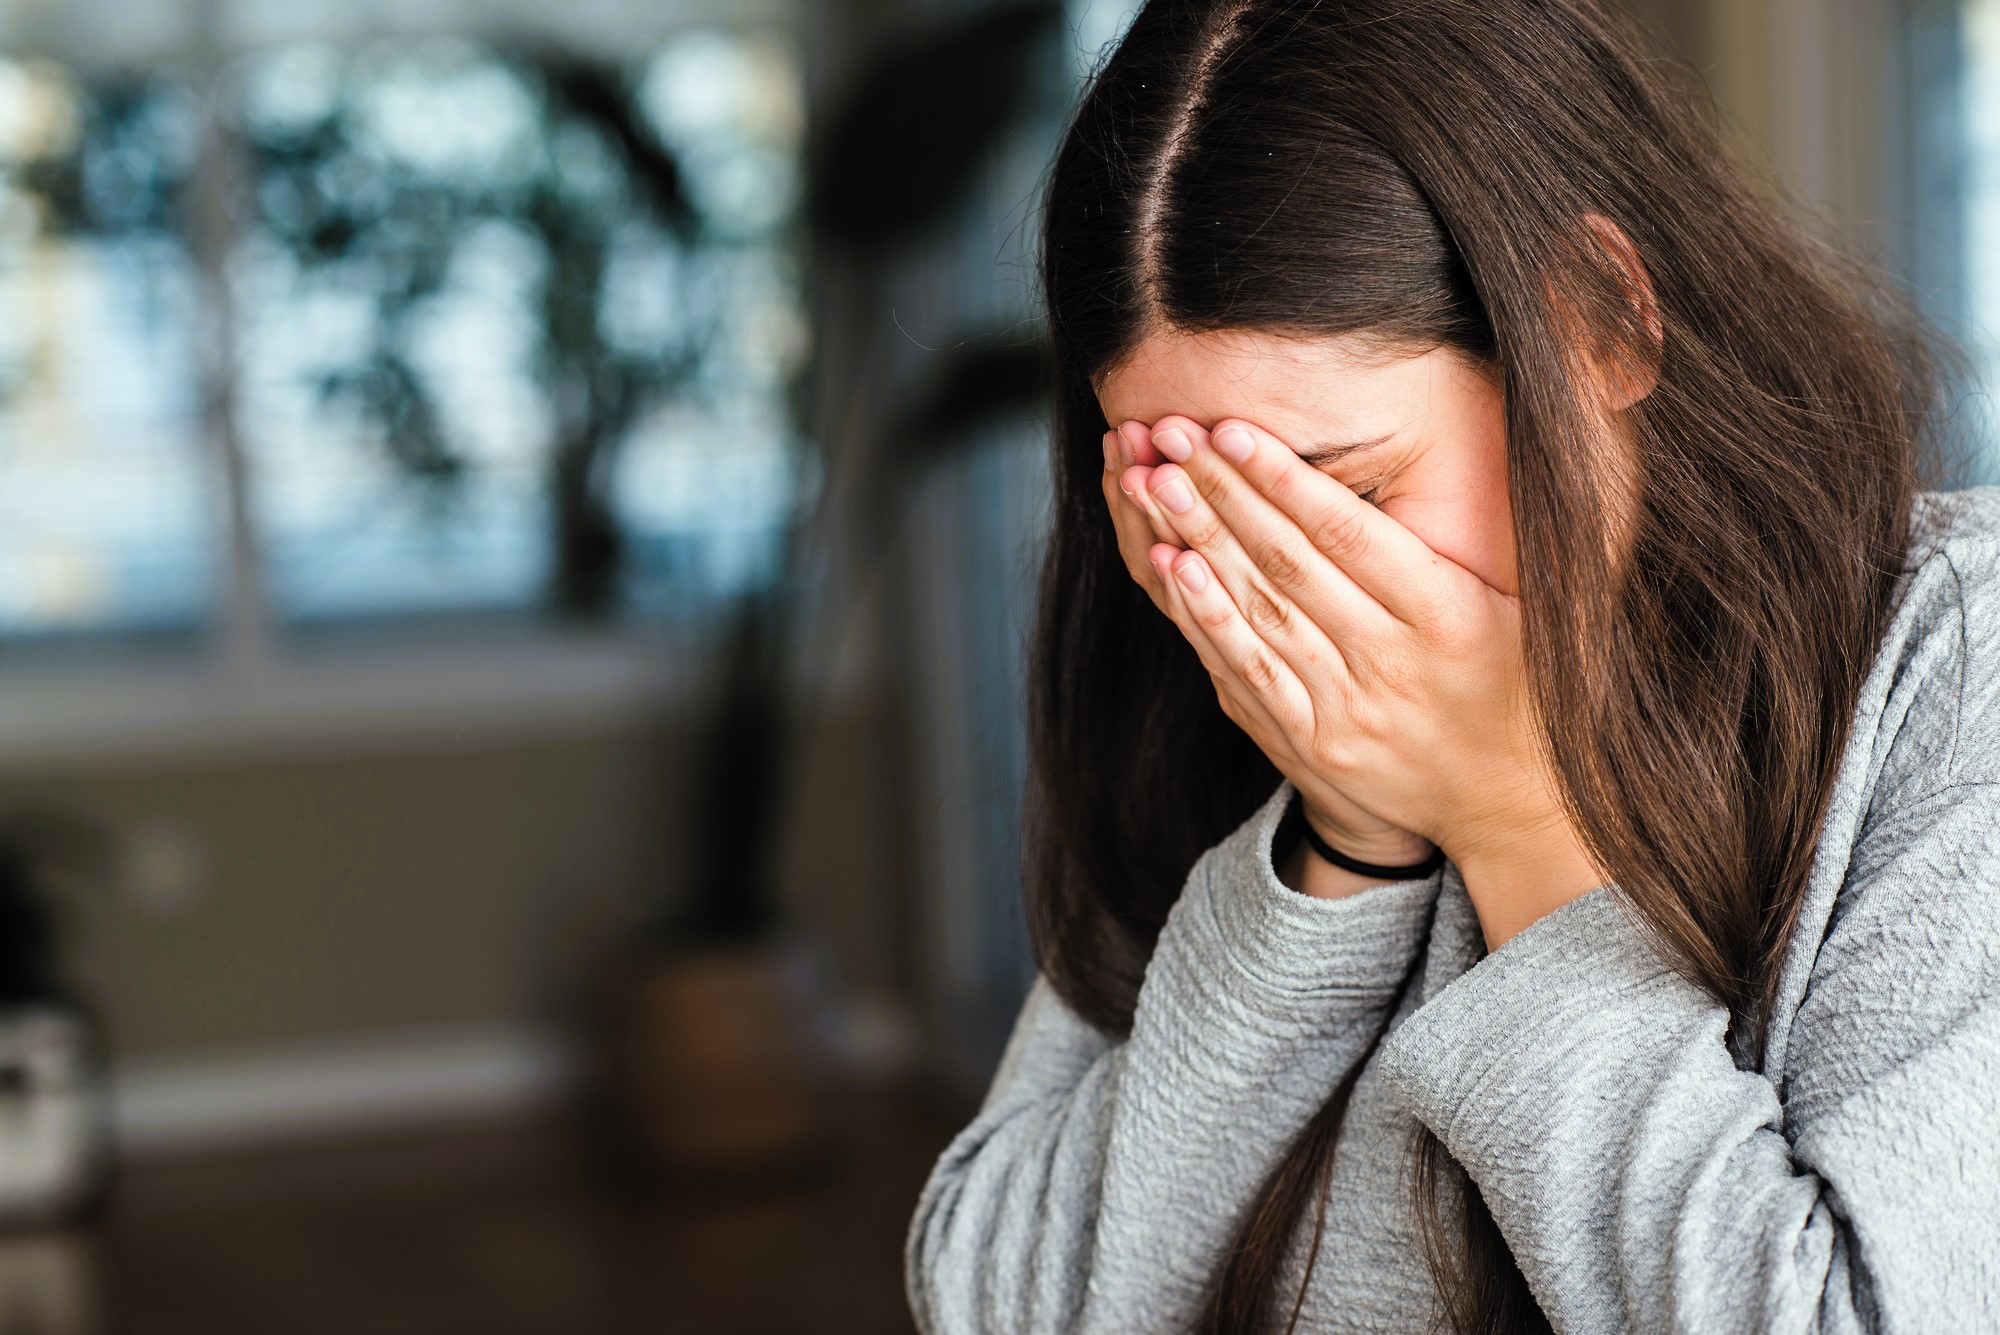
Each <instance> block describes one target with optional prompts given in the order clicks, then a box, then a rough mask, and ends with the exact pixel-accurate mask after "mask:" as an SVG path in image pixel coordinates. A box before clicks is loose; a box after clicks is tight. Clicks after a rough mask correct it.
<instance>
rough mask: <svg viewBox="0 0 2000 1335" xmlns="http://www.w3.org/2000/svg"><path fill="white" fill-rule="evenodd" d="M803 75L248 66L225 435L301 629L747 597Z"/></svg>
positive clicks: (765, 519) (418, 50) (776, 464)
mask: <svg viewBox="0 0 2000 1335" xmlns="http://www.w3.org/2000/svg"><path fill="white" fill-rule="evenodd" d="M799 82H800V74H799V71H798V69H797V67H796V64H795V62H793V61H792V60H791V59H790V58H789V56H788V55H787V53H786V52H785V51H784V50H783V49H782V48H780V47H777V46H774V45H771V44H768V43H766V42H763V41H761V40H759V39H753V38H748V37H741V36H734V35H726V34H721V33H713V32H695V33H689V34H686V35H683V36H681V37H678V38H676V39H675V40H674V41H672V42H670V43H669V44H667V45H666V46H664V47H662V48H660V49H659V50H657V51H654V52H651V53H649V54H648V55H647V56H646V58H645V59H643V60H641V61H639V62H637V63H636V64H634V65H633V66H632V67H629V68H613V67H606V66H598V65H594V64H591V63H588V62H586V61H584V60H582V59H581V58H570V57H565V56H560V55H550V54H548V53H546V52H522V51H511V50H508V49H504V48H499V47H494V46H491V45H484V44H475V43H468V42H460V41H442V40H440V41H430V42H418V43H412V42H398V43H394V44H385V45H380V46H371V47H366V48H361V49H358V50H340V49H335V48H330V47H321V46H291V47H287V48H283V49H279V50H276V51H273V52H270V53H268V54H265V55H261V56H259V57H257V58H256V59H254V60H252V61H250V62H247V63H246V64H245V65H244V66H242V68H241V69H240V71H239V77H238V78H237V80H236V81H235V87H236V89H237V94H236V101H237V114H236V120H237V122H238V124H239V125H240V128H241V133H242V136H243V139H244V142H245V144H246V146H247V156H248V159H249V175H250V179H251V181H252V188H251V190H250V194H249V199H248V206H249V207H248V211H247V212H248V218H247V223H246V227H245V230H244V233H243V236H242V240H241V244H240V246H239V248H238V250H237V253H236V256H235V263H234V266H233V270H232V283H233V290H234V291H235V293H236V295H237V300H238V304H239V314H238V339H239V352H238V358H239V364H240V367H241V386H240V402H239V419H240V422H241V431H242V435H243V438H244V440H245V444H246V448H247V450H248V453H249V456H250V463H251V468H252V479H253V500H254V504H255V508H256V514H257V520H258V527H259V531H260V534H261V537H262V541H263V544H264V548H265V551H266V555H267V560H268V563H269V577H270V583H271V587H272V590H273V594H274V598H275V601H276V603H277V606H278V608H279V610H280V612H281V614H282V615H283V616H285V617H286V618H288V619H290V620H293V621H315V620H326V619H331V618H350V617H360V616H378V615H385V614H396V613H413V612H439V611H463V610H474V609H507V610H527V609H535V608H542V607H551V606H553V607H557V608H560V609H562V610H565V611H568V612H571V613H574V614H579V615H584V616H611V615H620V614H625V615H630V614H648V615H674V614H679V613H685V612H689V611H699V610H701V609H702V608H704V607H705V606H707V605H708V604H709V603H710V602H711V601H712V600H713V599H714V598H716V597H720V596H727V595H729V594H731V593H733V592H734V591H736V590H737V589H739V588H741V587H743V586H744V585H746V584H750V583H755V582H757V581H760V580H762V579H765V578H768V576H769V573H770V569H771V557H772V555H773V554H774V553H775V552H776V550H777V546H776V542H777V539H778V536H779V534H780V532H781V529H782V526H783V524H784V523H785V521H786V519H787V518H788V517H789V515H790V514H791V512H792V507H793V506H794V504H795V501H796V492H797V490H798V488H797V486H796V481H795V479H796V478H797V476H798V474H799V461H800V459H801V457H802V451H801V450H800V449H799V448H798V445H797V442H796V441H795V439H794V437H793V432H792V428H791V426H790V424H789V423H788V421H787V420H786V417H785V402H786V398H785V386H786V383H787V381H788V379H789V377H790V376H791V375H792V374H793V373H794V372H795V370H796V369H797V368H798V366H799V365H800V364H801V362H802V358H803V354H804V351H805V349H804V346H803V342H804V338H803V333H802V331H803V329H804V319H803V314H802V311H801V298H800V293H799V281H798V274H797V272H796V268H795V263H794V259H793V255H792V251H791V249H790V241H789V236H790V223H791V218H792V213H793V196H794V194H795V192H796V181H795V177H796V174H797V154H798V151H799V133H800V120H801V116H800V112H799V106H798V104H799V101H800V96H801V94H800V87H799Z"/></svg>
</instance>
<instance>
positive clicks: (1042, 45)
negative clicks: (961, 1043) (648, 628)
mask: <svg viewBox="0 0 2000 1335" xmlns="http://www.w3.org/2000/svg"><path fill="white" fill-rule="evenodd" d="M1061 16H1062V11H1061V7H1060V6H1058V5H1053V4H1046V3H1033V4H1022V5H1012V4H1010V5H999V6H995V7H992V8H989V9H987V10H984V11H981V12H979V13H975V14H973V15H970V16H967V17H962V18H959V19H956V20H954V21H951V22H948V23H945V24H943V25H941V26H938V27H936V28H933V29H932V30H931V31H930V32H929V33H928V34H927V35H925V36H922V37H919V38H917V39H914V40H911V41H908V42H906V43H904V44H902V45H900V46H898V47H897V48H896V49H894V50H893V51H891V52H889V53H887V54H886V55H884V56H882V57H881V58H879V59H878V60H876V61H875V62H873V63H871V64H870V65H869V66H868V67H867V68H865V69H864V70H863V71H861V73H860V74H859V76H858V77H857V78H856V79H855V80H854V82H853V84H852V88H853V91H852V93H851V94H850V95H849V97H848V99H847V101H846V102H845V103H844V104H842V105H840V106H837V107H836V108H835V109H834V110H833V111H832V112H831V113H830V114H829V115H828V116H827V118H826V123H827V124H828V125H829V126H830V127H831V130H830V133H828V135H827V136H826V137H825V138H824V139H823V140H822V141H821V142H820V144H819V146H818V148H817V149H816V150H815V151H814V152H812V153H811V154H810V156H809V173H810V175H809V179H808V184H807V197H808V199H809V200H810V201H812V202H811V204H810V205H809V208H808V217H809V220H810V222H811V224H812V225H813V227H814V229H815V235H814V238H813V239H814V242H815V252H816V254H817V256H818V259H819V262H820V263H830V262H831V263H860V264H870V265H883V264H886V263H887V262H888V259H887V257H888V255H889V254H890V253H891V252H893V251H894V250H895V249H897V248H899V247H904V246H909V245H913V244H915V243H916V242H918V241H919V240H921V239H923V238H924V237H925V236H926V234H927V233H930V232H932V231H934V230H935V229H938V228H940V227H941V226H944V225H947V224H949V223H950V222H951V221H952V220H953V218H954V216H955V213H956V211H957V210H959V209H960V208H961V207H962V206H963V204H964V203H965V200H966V197H967V195H968V192H969V191H970V190H971V189H972V187H973V186H974V185H975V184H976V183H977V181H978V180H979V178H980V173H981V172H982V171H983V170H984V169H985V167H986V166H987V164H988V163H989V162H990V161H991V159H992V156H993V154H994V152H995V151H996V149H997V148H998V147H999V146H1000V144H1001V143H1002V142H1003V141H1004V139H1005V137H1006V136H1007V134H1008V133H1009V132H1010V131H1011V130H1013V129H1014V128H1015V125H1016V122H1017V119H1018V117H1019V115H1020V113H1021V106H1020V103H1021V101H1022V98H1021V95H1020V94H1019V92H1018V91H1017V90H1019V89H1023V88H1027V87H1032V86H1033V85H1034V83H1035V80H1034V79H1033V78H1032V74H1033V67H1034V64H1035V62H1038V61H1044V60H1049V59H1053V58H1054V55H1055V52H1054V47H1053V44H1052V39H1053V38H1054V36H1055V35H1056V34H1057V33H1059V32H1060V31H1061V22H1060V21H1061ZM1043 372H1044V354H1043V351H1042V346H1041V344H1040V342H1039V341H1034V342H1027V343H1023V344H1019V345H1014V346H1001V347H993V346H980V345H974V346H971V347H970V348H967V349H961V350H960V351H957V352H955V353H954V354H952V356H951V357H950V358H949V359H948V360H947V361H946V362H945V364H944V365H943V366H942V367H940V368H939V369H938V370H936V371H934V372H933V373H932V375H931V376H930V377H929V378H928V380H927V382H926V383H925V385H923V386H922V387H920V388H919V390H918V391H916V392H915V393H913V394H912V395H911V396H910V401H909V402H908V403H907V404H906V405H905V406H903V407H901V408H900V409H896V410H893V411H892V413H891V420H890V422H889V424H888V432H887V434H886V436H885V437H884V439H883V442H882V445H881V448H880V449H879V450H878V451H877V453H876V455H875V457H874V458H872V459H868V460H865V461H864V467H866V468H867V469H868V470H869V471H868V473H867V475H866V476H864V477H863V478H861V479H860V483H861V485H862V488H863V491H864V492H865V494H866V496H867V497H868V499H869V503H870V504H871V505H872V506H873V507H874V509H875V510H876V512H877V516H876V517H877V522H867V523H865V525H864V527H865V530H866V532H865V535H864V541H865V542H868V543H869V544H871V546H870V547H869V548H868V549H867V550H864V551H863V553H862V554H861V558H862V560H863V561H864V562H873V561H875V560H879V559H881V558H882V556H883V554H884V552H885V551H886V550H887V547H888V543H889V540H890V535H892V534H893V532H894V528H895V517H896V513H897V511H899V510H900V502H901V498H902V494H903V491H904V488H905V486H906V485H907V483H908V482H909V481H910V480H911V479H912V478H913V477H914V476H915V475H916V474H917V473H919V472H920V471H921V470H922V469H923V468H924V467H926V466H929V465H931V464H934V463H935V462H937V461H938V460H940V459H941V458H944V457H946V456H948V455H949V453H950V452H951V451H953V450H956V449H961V448H964V447H965V446H966V444H967V443H969V442H970V441H971V440H972V439H974V438H975V436H976V433H977V430H978V428H979V427H981V426H982V425H985V424H988V423H990V422H991V421H993V420H994V419H995V418H996V417H999V416H1001V415H1003V414H1007V413H1010V412H1020V411H1024V410H1027V409H1029V408H1031V407H1032V405H1034V404H1035V403H1037V402H1038V401H1039V400H1040V397H1041V393H1042V387H1043V384H1044V374H1043ZM809 408H810V405H809V404H806V403H803V402H801V403H799V404H798V405H797V410H798V411H800V412H801V413H804V412H806V411H808V410H809ZM829 494H835V495H838V494H844V489H841V488H835V487H828V488H826V489H824V490H823V491H822V496H825V495H829ZM810 518H811V517H810V516H801V517H800V518H799V519H798V520H796V521H795V522H794V524H793V525H792V527H791V528H790V529H789V530H788V532H787V534H786V549H785V558H784V560H783V562H782V564H781V567H780V568H781V570H782V572H783V575H782V577H781V578H780V580H779V581H778V582H777V584H776V586H775V587H774V588H773V589H772V590H770V591H769V592H768V593H763V594H753V595H748V596H746V597H745V598H744V599H743V600H742V602H741V603H740V605H739V608H738V614H737V617H736V619H735V622H734V624H733V627H732V631H733V633H732V635H731V637H730V640H729V648H728V652H727V655H726V656H725V658H724V659H723V662H722V664H721V696H720V700H719V702H718V706H717V708H716V709H715V711H714V713H713V714H712V716H711V717H712V720H713V722H712V727H711V732H710V735H709V737H708V739H707V741H706V742H705V744H704V754H705V755H706V757H707V764H706V767H705V768H704V769H703V770H702V771H701V772H702V773H703V774H704V775H705V776H707V780H708V781H707V782H706V783H705V784H703V785H702V787H701V788H700V790H699V792H700V799H699V800H700V803H701V805H700V808H699V809H698V810H697V811H696V812H695V813H694V815H693V819H692V820H691V821H690V825H689V828H690V830H691V831H692V834H693V838H694V840H695V844H694V847H692V848H691V849H690V856H691V860H692V864H693V866H694V868H695V869H696V871H697V877H696V880H695V894H694V897H693V900H692V902H691V903H690V904H689V905H688V906H687V908H686V910H685V911H684V912H682V913H679V914H675V915H673V916H670V917H668V918H666V919H664V920H663V921H662V923H661V927H662V930H661V932H660V934H659V939H658V940H657V941H656V943H655V945H654V948H653V951H652V953H651V955H650V957H649V958H648V959H646V960H644V961H641V962H640V963H639V964H638V965H637V967H635V968H634V969H633V970H632V971H631V973H630V974H629V975H628V977H627V979H626V981H625V983H624V984H623V991H624V1001H623V1003H622V1005H620V1006H619V1007H618V1008H617V1009H618V1010H619V1011H620V1013H621V1015H622V1020H621V1021H619V1022H615V1023H616V1027H617V1029H618V1032H619V1033H620V1035H621V1038H620V1041H619V1042H618V1043H617V1044H616V1045H615V1049H616V1051H617V1053H618V1056H617V1058H616V1059H615V1060H616V1061H617V1062H618V1064H619V1066H620V1069H622V1071H623V1073H624V1079H623V1090H622V1093H623V1096H624V1098H625V1099H626V1100H627V1101H628V1113H629V1118H630V1122H631V1124H632V1129H633V1131H634V1133H635V1137H636V1140H637V1141H638V1142H639V1144H640V1145H641V1146H642V1147H643V1150H644V1153H645V1154H646V1155H647V1156H648V1157H649V1158H650V1159H651V1160H652V1161H653V1162H654V1163H655V1164H657V1165H660V1166H663V1167H666V1168H668V1169H669V1170H670V1171H674V1172H677V1173H682V1174H685V1173H688V1172H691V1171H699V1170H700V1169H702V1168H706V1169H708V1170H713V1171H721V1172H729V1171H737V1172H742V1173H756V1172H759V1171H768V1170H769V1169H770V1168H772V1167H773V1166H774V1165H781V1164H784V1163H788V1162H796V1161H803V1160H809V1159H810V1157H811V1155H812V1153H813V1150H814V1147H815V1146H816V1145H818V1144H819V1143H820V1141H821V1139H822V1136H823V1130H824V1128H823V1126H822V1120H823V1119H822V1114H821V1111H820V1108H821V1100H820V1098H819V1096H818V1091H817V1090H816V1089H815V1086H814V1078H813V1076H812V1074H811V1071H810V1065H811V1063H810V1057H811V1051H810V1045H809V1044H808V1042H807V1041H806V1040H805V1038H804V1034H803V1026H802V1023H801V1020H802V1016H801V1013H800V1012H801V1009H802V1008H801V1006H800V1004H799V1002H798V999H797V998H796V997H794V996H792V995H790V994H789V992H788V989H787V986H786V983H785V977H786V972H785V969H784V967H783V965H782V963H781V962H780V960H779V958H778V956H777V954H776V952H775V951H774V950H773V949H772V948H771V946H770V944H769V943H770V938H771V935H772V928H773V926H774V925H775V918H776V908H775V905H776V895H775V892H774V886H773V877H772V871H771V866H770V856H769V854H770V850H771V849H772V848H773V847H774V846H775V844H776V837H777V833H778V830H777V820H778V815H779V799H780V797H781V794H782V791H783V778H784V773H785V768H784V767H785V764H786V761H787V756H788V745H787V744H788V742H789V740H790V734H791V732H792V731H793V728H794V726H795V725H794V723H793V721H792V720H790V719H788V717H787V711H786V694H787V689H788V685H789V680H790V675H791V673H790V669H791V655H792V653H793V652H794V649H795V646H794V645H793V643H792V636H793V634H794V631H795V628H796V627H797V625H798V623H799V617H798V610H799V600H800V599H801V598H802V597H803V596H804V590H803V587H802V586H803V578H802V577H803V574H804V572H803V571H801V569H800V559H799V558H800V555H801V552H802V549H803V544H804V539H805V529H806V525H807V523H808V522H809V521H810Z"/></svg>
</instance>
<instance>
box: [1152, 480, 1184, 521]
mask: <svg viewBox="0 0 2000 1335" xmlns="http://www.w3.org/2000/svg"><path fill="white" fill-rule="evenodd" d="M1153 496H1154V497H1155V498H1156V499H1157V500H1158V501H1159V502H1160V504H1161V505H1164V506H1166V507H1167V509H1169V510H1171V511H1173V512H1174V513H1175V514H1177V515H1178V514H1186V513H1187V508H1188V507H1189V506H1190V505H1193V504H1194V493H1192V492H1190V491H1189V490H1188V486H1187V483H1185V482H1183V481H1181V480H1180V479H1179V478H1177V477H1171V478H1168V479H1167V480H1166V483H1165V484H1164V485H1162V486H1158V487H1155V488H1153Z"/></svg>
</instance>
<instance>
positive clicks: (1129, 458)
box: [1113, 423, 1139, 468]
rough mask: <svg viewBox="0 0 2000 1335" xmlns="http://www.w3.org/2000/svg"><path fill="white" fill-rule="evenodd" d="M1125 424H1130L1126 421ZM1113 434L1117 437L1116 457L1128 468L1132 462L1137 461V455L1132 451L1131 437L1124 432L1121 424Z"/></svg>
mask: <svg viewBox="0 0 2000 1335" xmlns="http://www.w3.org/2000/svg"><path fill="white" fill-rule="evenodd" d="M1127 425H1130V423H1127ZM1113 434H1115V435H1116V436H1117V437H1118V457H1119V458H1121V459H1123V460H1124V461H1125V466H1126V467H1128V468H1129V467H1131V466H1132V465H1133V464H1136V463H1138V462H1139V456H1138V455H1137V454H1136V453H1134V452H1133V450H1132V438H1131V437H1130V436H1128V435H1126V434H1125V428H1124V427H1122V426H1121V427H1119V428H1118V430H1117V431H1116V432H1114V433H1113Z"/></svg>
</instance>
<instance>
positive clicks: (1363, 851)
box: [1305, 806, 1437, 867]
mask: <svg viewBox="0 0 2000 1335" xmlns="http://www.w3.org/2000/svg"><path fill="white" fill-rule="evenodd" d="M1305 819H1306V824H1307V825H1309V826H1311V827H1312V831H1313V833H1314V834H1317V835H1318V836H1319V837H1320V838H1321V839H1322V840H1324V841H1325V842H1326V843H1328V844H1330V845H1332V846H1333V848H1334V849H1335V850H1336V851H1338V852H1341V853H1344V854H1346V855H1347V856H1348V857H1350V858H1353V859H1355V860H1356V861H1358V862H1372V863H1375V864H1376V865H1378V866H1384V867H1406V866H1413V865H1415V864H1416V863H1419V862H1422V861H1424V859H1426V858H1428V857H1430V855H1431V854H1432V853H1433V852H1435V851H1436V849H1437V845H1435V844H1433V843H1432V842H1431V841H1430V840H1428V839H1426V838H1424V837H1423V836H1422V835H1420V834H1412V833H1410V832H1409V831H1408V830H1397V829H1385V830H1380V831H1377V832H1375V833H1373V834H1355V833H1353V832H1352V831H1349V830H1345V829H1342V828H1341V827H1340V826H1339V825H1336V824H1334V823H1333V822H1331V821H1328V820H1326V819H1324V818H1323V817H1321V816H1319V815H1318V814H1316V813H1315V812H1314V811H1313V809H1312V808H1311V807H1310V806H1307V807H1306V808H1305ZM1321 860H1322V859H1320V858H1319V857H1318V856H1317V855H1315V857H1314V861H1321Z"/></svg>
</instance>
